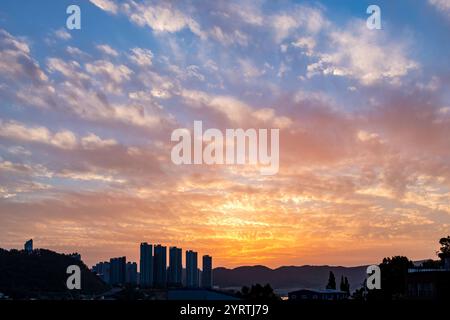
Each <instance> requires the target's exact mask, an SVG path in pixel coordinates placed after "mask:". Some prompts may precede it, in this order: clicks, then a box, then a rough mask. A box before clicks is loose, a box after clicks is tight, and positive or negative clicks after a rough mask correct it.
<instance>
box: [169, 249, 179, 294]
mask: <svg viewBox="0 0 450 320" xmlns="http://www.w3.org/2000/svg"><path fill="white" fill-rule="evenodd" d="M181 255H182V252H181V248H177V247H170V248H169V270H168V274H169V275H168V276H169V278H168V284H169V286H171V287H181V281H182V272H183V266H182V261H181V259H182V258H181Z"/></svg>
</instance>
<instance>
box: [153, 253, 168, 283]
mask: <svg viewBox="0 0 450 320" xmlns="http://www.w3.org/2000/svg"><path fill="white" fill-rule="evenodd" d="M154 249H155V250H154V255H153V282H154V285H155V287H158V288H164V287H165V286H166V285H167V248H166V247H164V246H161V245H159V244H158V245H156V246H155V248H154Z"/></svg>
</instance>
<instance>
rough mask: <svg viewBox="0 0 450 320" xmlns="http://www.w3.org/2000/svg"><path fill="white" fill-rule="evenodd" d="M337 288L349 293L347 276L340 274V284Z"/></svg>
mask: <svg viewBox="0 0 450 320" xmlns="http://www.w3.org/2000/svg"><path fill="white" fill-rule="evenodd" d="M339 289H340V290H341V291H344V292H347V293H348V294H350V283H349V282H348V279H347V277H344V276H341V284H340V285H339Z"/></svg>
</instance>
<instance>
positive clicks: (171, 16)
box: [127, 2, 205, 38]
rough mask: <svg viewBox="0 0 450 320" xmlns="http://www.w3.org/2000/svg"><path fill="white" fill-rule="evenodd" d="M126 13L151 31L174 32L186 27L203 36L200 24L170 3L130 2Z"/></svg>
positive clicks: (132, 19)
mask: <svg viewBox="0 0 450 320" xmlns="http://www.w3.org/2000/svg"><path fill="white" fill-rule="evenodd" d="M127 15H128V16H129V18H130V19H131V21H133V22H134V23H136V24H137V25H139V26H141V27H143V26H148V27H150V28H151V29H152V30H153V31H155V32H157V33H159V32H169V33H174V32H178V31H181V30H183V29H185V28H188V29H189V30H191V32H193V33H194V34H196V35H198V36H200V37H201V38H205V34H204V33H203V32H202V31H201V29H200V25H199V24H198V23H197V22H196V21H195V20H194V19H193V18H192V17H190V16H188V15H186V14H184V13H183V12H181V11H179V10H178V9H176V8H174V7H173V6H172V5H171V4H170V3H168V2H167V3H164V5H151V6H149V5H146V4H141V3H136V2H132V3H130V6H129V10H128V12H127Z"/></svg>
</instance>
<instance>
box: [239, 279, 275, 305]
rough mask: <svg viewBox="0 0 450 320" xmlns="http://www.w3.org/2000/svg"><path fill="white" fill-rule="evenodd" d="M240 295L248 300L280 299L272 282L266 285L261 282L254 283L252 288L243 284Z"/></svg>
mask: <svg viewBox="0 0 450 320" xmlns="http://www.w3.org/2000/svg"><path fill="white" fill-rule="evenodd" d="M238 296H240V297H242V298H243V299H247V300H269V301H278V300H280V299H279V297H278V296H277V295H276V294H275V292H274V291H273V289H272V287H271V286H270V284H266V285H265V286H262V285H260V284H259V283H257V284H255V285H252V286H251V288H249V287H247V286H243V287H242V289H241V291H240V292H238Z"/></svg>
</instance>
